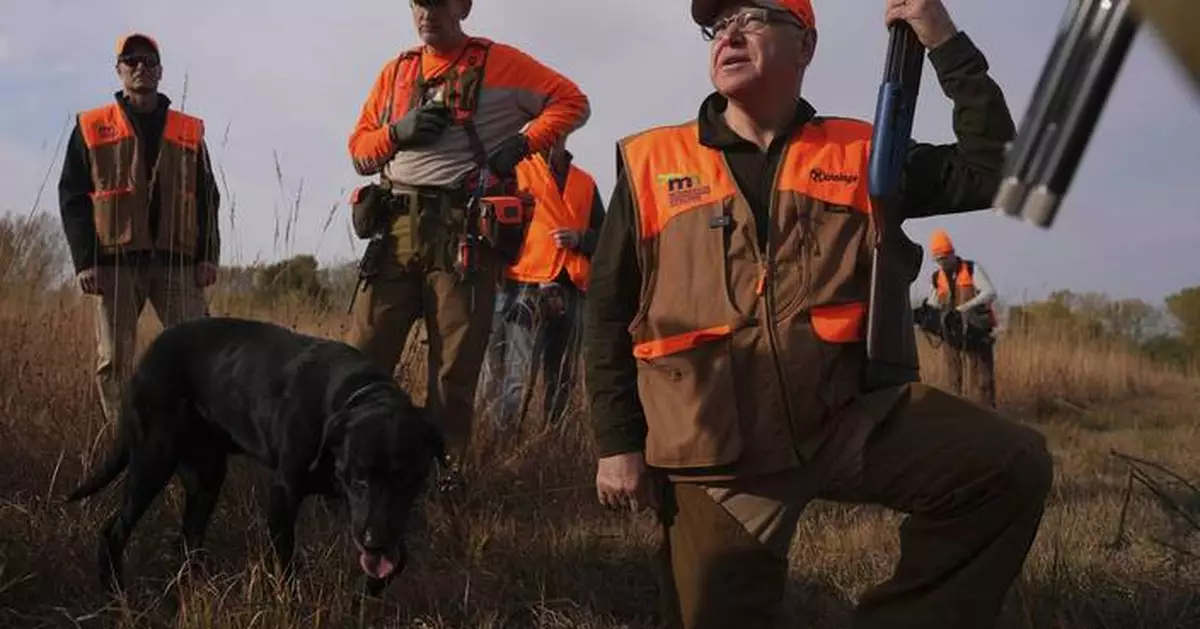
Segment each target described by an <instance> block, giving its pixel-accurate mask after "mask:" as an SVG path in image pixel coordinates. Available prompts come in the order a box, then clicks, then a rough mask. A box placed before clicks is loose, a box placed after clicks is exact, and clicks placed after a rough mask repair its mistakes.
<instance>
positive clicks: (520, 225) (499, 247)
mask: <svg viewBox="0 0 1200 629" xmlns="http://www.w3.org/2000/svg"><path fill="white" fill-rule="evenodd" d="M532 219H533V205H532V203H530V202H529V200H528V199H526V198H523V197H521V196H490V197H483V198H482V199H480V203H479V233H480V235H482V236H483V238H484V239H485V240H487V242H488V244H490V245H491V246H492V250H493V251H495V252H496V254H497V255H498V256H499V257H500V259H501V260H503V261H504V263H505V264H507V265H513V264H516V262H517V260H518V259H520V257H521V250H522V249H523V248H524V246H525V234H526V233H527V232H528V231H529V223H530V221H531V220H532Z"/></svg>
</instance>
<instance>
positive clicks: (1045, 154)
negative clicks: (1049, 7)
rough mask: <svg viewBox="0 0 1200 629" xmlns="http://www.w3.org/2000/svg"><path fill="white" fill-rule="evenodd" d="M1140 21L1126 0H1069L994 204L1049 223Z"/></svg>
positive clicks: (1035, 221)
mask: <svg viewBox="0 0 1200 629" xmlns="http://www.w3.org/2000/svg"><path fill="white" fill-rule="evenodd" d="M1138 26H1139V25H1138V19H1137V17H1136V15H1135V14H1134V12H1133V10H1132V7H1131V0H1072V2H1071V4H1070V5H1069V6H1068V7H1067V11H1066V12H1065V13H1064V15H1063V20H1062V22H1061V24H1060V26H1059V34H1058V37H1057V38H1056V41H1055V44H1054V46H1053V48H1052V49H1051V53H1050V56H1049V57H1048V58H1047V60H1046V63H1045V64H1044V65H1043V68H1042V74H1041V77H1040V78H1039V80H1038V83H1037V86H1036V87H1035V90H1034V94H1033V96H1032V98H1031V100H1030V105H1029V108H1028V110H1027V112H1026V117H1025V119H1024V120H1023V122H1022V124H1021V128H1020V132H1019V133H1018V135H1017V137H1016V139H1015V140H1014V141H1013V143H1012V144H1011V145H1010V146H1009V147H1008V154H1007V155H1006V159H1005V166H1004V172H1003V173H1002V175H1001V183H1000V187H999V189H998V190H997V193H996V197H995V199H994V201H993V206H995V207H996V208H997V209H999V210H1000V211H1002V212H1003V213H1005V214H1007V215H1009V216H1013V217H1017V218H1022V219H1024V220H1027V221H1029V222H1031V223H1033V224H1035V225H1037V226H1039V227H1042V228H1049V227H1050V226H1051V225H1052V224H1053V223H1054V219H1055V217H1056V216H1057V214H1058V210H1059V207H1060V206H1061V204H1062V199H1063V197H1065V196H1066V194H1067V191H1068V190H1069V189H1070V186H1071V183H1072V181H1073V180H1074V176H1075V172H1076V171H1077V170H1078V168H1079V163H1080V160H1081V158H1082V156H1083V153H1084V151H1085V150H1086V149H1087V146H1088V143H1089V141H1090V140H1091V136H1092V132H1093V131H1094V130H1095V128H1096V123H1097V121H1098V120H1099V118H1100V114H1101V112H1102V111H1103V109H1104V105H1105V103H1106V102H1107V100H1108V96H1109V94H1110V93H1111V91H1112V87H1113V84H1114V83H1115V82H1116V79H1117V75H1118V74H1119V72H1120V69H1121V66H1122V64H1123V63H1124V61H1125V58H1126V57H1127V56H1128V54H1129V49H1130V46H1131V45H1132V43H1133V38H1134V36H1135V35H1136V34H1137V31H1138Z"/></svg>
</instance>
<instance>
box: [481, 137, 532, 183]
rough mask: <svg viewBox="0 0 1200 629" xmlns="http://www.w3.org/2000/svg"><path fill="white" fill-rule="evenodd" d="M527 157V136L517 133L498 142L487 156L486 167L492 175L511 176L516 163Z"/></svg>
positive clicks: (513, 173) (514, 170) (514, 171)
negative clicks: (498, 144)
mask: <svg viewBox="0 0 1200 629" xmlns="http://www.w3.org/2000/svg"><path fill="white" fill-rule="evenodd" d="M526 157H529V138H526V137H525V136H524V135H523V134H520V133H518V134H517V135H514V136H512V137H511V138H509V139H507V140H505V141H503V142H501V143H500V146H497V147H496V149H495V150H494V151H492V154H491V155H489V156H488V169H489V170H491V171H492V174H493V175H497V176H501V177H512V176H514V175H515V174H516V169H517V164H519V163H521V160H523V159H525V158H526Z"/></svg>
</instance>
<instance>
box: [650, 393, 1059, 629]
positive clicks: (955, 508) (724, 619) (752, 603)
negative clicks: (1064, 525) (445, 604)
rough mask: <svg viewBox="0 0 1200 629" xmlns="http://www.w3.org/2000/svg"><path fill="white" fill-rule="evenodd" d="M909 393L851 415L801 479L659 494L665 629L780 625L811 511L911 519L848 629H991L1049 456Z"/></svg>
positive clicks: (1033, 521)
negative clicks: (894, 559)
mask: <svg viewBox="0 0 1200 629" xmlns="http://www.w3.org/2000/svg"><path fill="white" fill-rule="evenodd" d="M906 389H907V391H905V392H904V394H903V395H901V396H900V398H899V402H897V403H896V404H894V405H892V406H891V410H890V411H886V410H885V412H883V413H878V414H874V413H870V412H865V411H864V409H866V408H868V407H869V405H870V404H871V401H870V400H869V399H868V400H866V401H865V402H864V404H863V405H858V406H857V409H858V410H859V411H861V412H855V410H854V407H852V409H851V410H850V411H849V412H848V413H847V414H846V415H845V416H844V417H843V418H842V420H844V425H839V426H838V427H837V429H835V430H834V431H833V434H832V436H830V437H829V438H828V440H827V441H826V442H825V444H824V445H822V446H821V448H820V449H819V450H818V452H817V453H816V454H815V455H814V457H813V459H812V460H811V461H810V462H809V463H807V464H806V465H805V467H804V468H800V469H796V470H790V471H786V472H783V473H776V474H770V475H764V476H758V477H748V478H742V479H737V480H734V481H728V482H717V483H705V484H701V483H697V482H688V483H683V482H676V483H673V484H669V485H668V486H667V487H668V489H667V491H665V492H664V494H665V495H664V500H663V506H662V509H661V512H660V517H661V518H662V521H663V526H664V544H663V554H662V558H663V561H664V566H663V568H664V576H665V583H664V588H663V594H664V596H663V603H664V610H663V611H664V618H665V620H666V621H667V622H666V626H667V627H671V628H674V629H680V628H686V629H702V628H710V627H711V628H718V627H720V628H727V627H755V628H756V629H769V628H772V627H779V626H784V624H783V618H782V617H781V611H782V602H783V597H784V588H785V584H786V583H787V576H788V562H787V553H788V549H789V546H790V543H791V540H792V536H793V534H794V533H795V530H796V524H797V521H798V520H799V518H800V515H801V512H802V511H803V510H804V507H805V505H806V504H807V503H808V502H810V501H812V500H813V499H825V500H833V501H839V502H849V503H859V504H878V505H883V506H886V507H888V508H891V509H895V510H897V511H900V512H903V513H906V514H908V517H907V521H906V522H904V524H903V525H902V526H901V527H900V551H901V555H900V560H899V563H898V564H897V566H896V567H895V571H894V573H893V574H892V576H891V578H890V579H889V580H887V581H886V582H884V583H882V584H879V585H877V586H875V587H874V588H873V589H871V590H869V591H867V592H866V593H865V594H864V595H863V597H862V599H861V601H860V602H859V604H858V608H857V610H856V616H855V618H854V623H853V625H852V626H853V627H854V628H855V629H883V628H885V627H886V628H896V629H899V628H921V629H924V628H926V627H928V628H931V629H932V628H934V627H936V628H937V629H987V628H988V627H992V626H994V623H995V620H996V617H997V615H998V614H999V611H1000V608H1001V605H1002V603H1003V601H1004V598H1005V595H1006V593H1007V591H1008V589H1009V586H1010V585H1011V583H1012V582H1013V580H1014V579H1015V578H1016V576H1017V575H1018V573H1019V572H1020V570H1021V567H1022V565H1023V563H1024V560H1025V556H1026V554H1027V553H1028V552H1029V549H1030V547H1031V545H1032V543H1033V540H1034V537H1035V535H1036V533H1037V530H1038V527H1039V525H1040V522H1041V517H1042V512H1043V508H1044V504H1045V500H1046V496H1047V494H1048V492H1049V489H1050V485H1051V479H1052V476H1053V467H1052V461H1051V458H1050V455H1049V454H1048V453H1047V451H1046V447H1045V442H1044V440H1043V438H1042V436H1041V434H1040V433H1038V432H1037V431H1035V430H1032V429H1029V428H1026V427H1024V426H1021V425H1020V424H1017V423H1015V422H1012V421H1009V420H1006V419H1004V418H1002V417H1000V416H999V415H997V414H995V413H993V412H992V411H989V410H987V409H984V408H981V407H979V406H977V405H974V404H972V403H970V402H968V401H966V400H963V399H961V398H958V397H955V396H952V395H950V394H948V393H946V392H944V391H940V390H938V389H936V388H933V387H928V386H924V385H920V384H914V385H910V386H908V387H906ZM883 393H884V394H885V396H886V394H887V393H888V392H883ZM892 396H893V398H894V392H893V393H892Z"/></svg>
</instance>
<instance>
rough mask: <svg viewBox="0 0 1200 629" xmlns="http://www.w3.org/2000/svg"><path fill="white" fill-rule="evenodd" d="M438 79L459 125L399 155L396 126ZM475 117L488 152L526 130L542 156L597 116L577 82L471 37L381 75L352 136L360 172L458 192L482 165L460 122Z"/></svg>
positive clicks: (415, 53)
mask: <svg viewBox="0 0 1200 629" xmlns="http://www.w3.org/2000/svg"><path fill="white" fill-rule="evenodd" d="M485 57H486V59H484V58H485ZM439 78H443V79H444V83H443V84H444V85H445V89H444V91H443V92H442V99H443V100H444V102H445V103H446V104H447V105H448V106H450V107H451V108H452V109H456V112H455V113H456V116H455V118H456V121H455V124H452V125H451V126H450V127H448V128H447V129H446V131H445V132H444V133H443V134H442V135H441V137H439V138H438V139H437V141H435V142H434V143H432V144H430V145H428V146H423V147H420V148H416V149H412V150H405V151H397V150H396V147H395V144H394V143H393V141H392V138H391V134H390V130H389V125H390V124H391V123H392V122H394V121H396V120H399V119H400V118H401V117H402V116H403V115H404V114H405V113H407V111H408V110H409V109H410V108H411V107H413V106H416V105H418V104H419V102H420V100H419V99H420V98H421V96H422V95H421V94H420V93H419V92H420V91H421V89H420V87H421V81H422V79H424V81H426V82H428V81H430V80H436V79H439ZM480 81H481V82H482V84H481V85H479V82H480ZM475 89H478V92H477V98H476V97H475V94H476V92H475ZM472 105H473V113H472V112H469V111H467V110H470V109H472V107H471V106H472ZM456 106H457V107H456ZM468 115H470V116H471V117H472V119H473V120H474V123H475V127H476V129H477V130H478V133H479V137H480V140H482V143H483V146H484V150H485V151H492V150H494V149H495V148H496V147H497V146H498V145H499V144H500V143H501V142H503V141H504V140H506V139H508V138H510V137H512V136H514V135H515V134H517V133H520V132H522V131H523V132H524V133H525V135H526V137H527V138H528V140H529V149H530V151H531V152H538V151H541V150H544V149H546V148H548V147H550V146H551V145H553V144H554V142H555V141H556V140H557V139H558V138H559V137H561V136H562V135H564V134H567V133H570V132H571V131H574V130H576V129H578V128H580V127H582V126H583V125H584V124H585V123H586V122H587V120H588V118H589V116H590V115H591V110H590V104H589V102H588V98H587V96H586V95H584V93H583V92H582V91H581V90H580V89H579V87H578V86H577V85H576V84H575V83H574V82H572V81H571V80H570V79H568V78H566V77H565V76H563V75H562V74H560V73H558V72H557V71H555V70H554V69H552V68H550V67H549V66H547V65H545V64H543V63H541V62H540V61H538V60H536V59H534V58H533V57H531V56H530V55H528V54H526V53H524V52H522V51H520V50H518V49H517V48H515V47H513V46H510V45H507V44H501V43H496V42H491V41H490V40H487V39H484V38H480V37H472V38H470V39H469V40H468V41H467V42H466V43H464V45H463V47H462V48H460V49H458V50H456V51H453V52H451V53H449V54H439V53H437V52H436V51H434V50H432V49H430V48H425V47H417V48H413V49H411V50H409V51H407V52H405V53H403V54H401V55H400V56H399V57H397V58H395V59H392V60H391V61H389V62H388V63H387V64H386V65H384V67H383V69H382V70H381V71H380V72H379V75H378V77H377V78H376V80H375V84H374V86H372V88H371V92H370V94H369V95H368V96H367V100H366V102H365V103H363V107H362V111H361V113H360V115H359V118H358V123H357V124H356V125H355V127H354V131H353V132H352V133H351V135H350V142H349V148H350V156H351V159H352V160H353V162H354V167H355V169H356V170H357V171H358V173H359V174H360V175H363V176H370V175H375V174H378V173H380V172H382V173H383V175H384V176H385V177H386V178H387V179H388V180H391V181H394V182H398V183H403V184H407V185H412V186H436V187H446V188H453V187H455V186H456V185H457V184H458V183H459V182H460V181H461V180H462V178H463V177H464V176H465V175H466V174H468V173H469V172H471V171H472V169H474V168H475V165H476V154H475V152H474V151H473V150H472V148H471V143H470V140H469V138H468V135H467V131H466V128H465V127H464V126H463V125H462V124H461V122H462V120H463V119H465V118H466V117H467V116H468Z"/></svg>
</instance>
